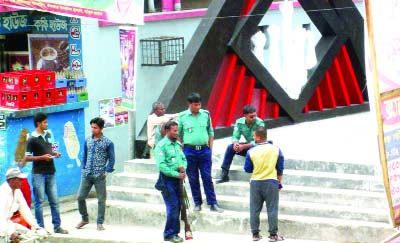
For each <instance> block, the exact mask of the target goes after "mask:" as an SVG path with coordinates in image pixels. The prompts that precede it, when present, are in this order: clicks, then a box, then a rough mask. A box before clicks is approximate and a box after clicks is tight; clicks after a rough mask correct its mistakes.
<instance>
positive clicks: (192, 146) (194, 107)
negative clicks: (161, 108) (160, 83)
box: [178, 93, 223, 212]
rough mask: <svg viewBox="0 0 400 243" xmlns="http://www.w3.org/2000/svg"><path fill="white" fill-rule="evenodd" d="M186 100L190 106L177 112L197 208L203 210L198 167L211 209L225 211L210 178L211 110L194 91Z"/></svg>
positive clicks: (212, 137) (188, 174)
mask: <svg viewBox="0 0 400 243" xmlns="http://www.w3.org/2000/svg"><path fill="white" fill-rule="evenodd" d="M187 101H188V103H189V109H188V110H186V111H183V112H181V113H180V114H179V116H178V124H179V137H180V139H181V140H182V143H183V152H184V154H185V155H186V159H187V162H188V166H187V176H188V178H189V183H190V188H191V191H192V197H193V201H194V203H195V207H194V209H193V210H194V211H200V210H201V204H202V203H203V199H202V197H201V190H200V181H199V171H200V175H201V179H202V181H203V187H204V192H205V194H206V199H207V204H208V205H210V210H211V211H216V212H222V211H223V210H222V209H221V208H220V207H219V206H218V203H217V199H216V197H215V192H214V184H213V182H212V178H211V165H212V164H211V149H212V145H213V141H214V130H213V128H212V125H211V118H210V113H209V112H208V111H206V110H203V109H201V97H200V95H199V94H198V93H191V94H190V95H189V96H188V98H187Z"/></svg>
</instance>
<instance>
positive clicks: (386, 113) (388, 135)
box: [381, 89, 400, 225]
mask: <svg viewBox="0 0 400 243" xmlns="http://www.w3.org/2000/svg"><path fill="white" fill-rule="evenodd" d="M399 103H400V89H398V90H396V92H394V93H392V94H391V95H390V96H382V100H381V114H382V120H383V135H384V145H385V159H386V168H387V175H388V187H389V191H390V200H391V204H392V208H393V220H394V224H395V225H400V113H399V111H398V110H397V109H398V104H399Z"/></svg>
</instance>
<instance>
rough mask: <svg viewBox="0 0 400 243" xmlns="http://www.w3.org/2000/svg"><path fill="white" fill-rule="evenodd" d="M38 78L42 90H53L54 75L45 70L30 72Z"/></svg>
mask: <svg viewBox="0 0 400 243" xmlns="http://www.w3.org/2000/svg"><path fill="white" fill-rule="evenodd" d="M32 72H34V73H36V74H37V75H39V77H40V83H41V86H42V88H43V89H54V87H55V82H56V73H55V72H53V71H47V70H32Z"/></svg>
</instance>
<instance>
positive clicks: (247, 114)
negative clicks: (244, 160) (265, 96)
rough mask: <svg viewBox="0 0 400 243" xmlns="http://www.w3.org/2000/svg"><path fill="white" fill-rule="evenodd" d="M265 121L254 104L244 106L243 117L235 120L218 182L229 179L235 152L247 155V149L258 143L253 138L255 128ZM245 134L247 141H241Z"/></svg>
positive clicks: (262, 125) (261, 125) (262, 124)
mask: <svg viewBox="0 0 400 243" xmlns="http://www.w3.org/2000/svg"><path fill="white" fill-rule="evenodd" d="M264 126H265V124H264V121H263V120H261V119H260V118H258V117H257V112H256V108H255V107H254V106H252V105H246V106H245V107H243V117H241V118H239V119H237V120H236V122H235V127H234V128H233V134H232V144H230V145H228V147H227V148H226V151H225V156H224V161H223V162H222V165H221V177H220V179H219V180H217V184H219V183H224V182H228V181H229V176H228V174H229V168H230V167H231V164H232V160H233V157H234V156H235V154H237V155H240V156H246V154H247V151H248V150H249V149H250V148H252V147H253V146H255V145H256V143H255V142H254V138H253V132H254V129H256V128H257V127H264ZM242 135H243V137H244V138H245V140H246V142H245V143H240V142H239V140H240V137H241V136H242Z"/></svg>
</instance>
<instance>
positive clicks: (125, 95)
mask: <svg viewBox="0 0 400 243" xmlns="http://www.w3.org/2000/svg"><path fill="white" fill-rule="evenodd" d="M136 38H137V28H135V27H130V26H121V27H120V29H119V40H120V57H121V87H122V106H124V107H126V108H128V109H130V110H135V108H136V107H135V106H136V102H135V92H136V88H135V87H136V75H135V60H136V43H137V42H136Z"/></svg>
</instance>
